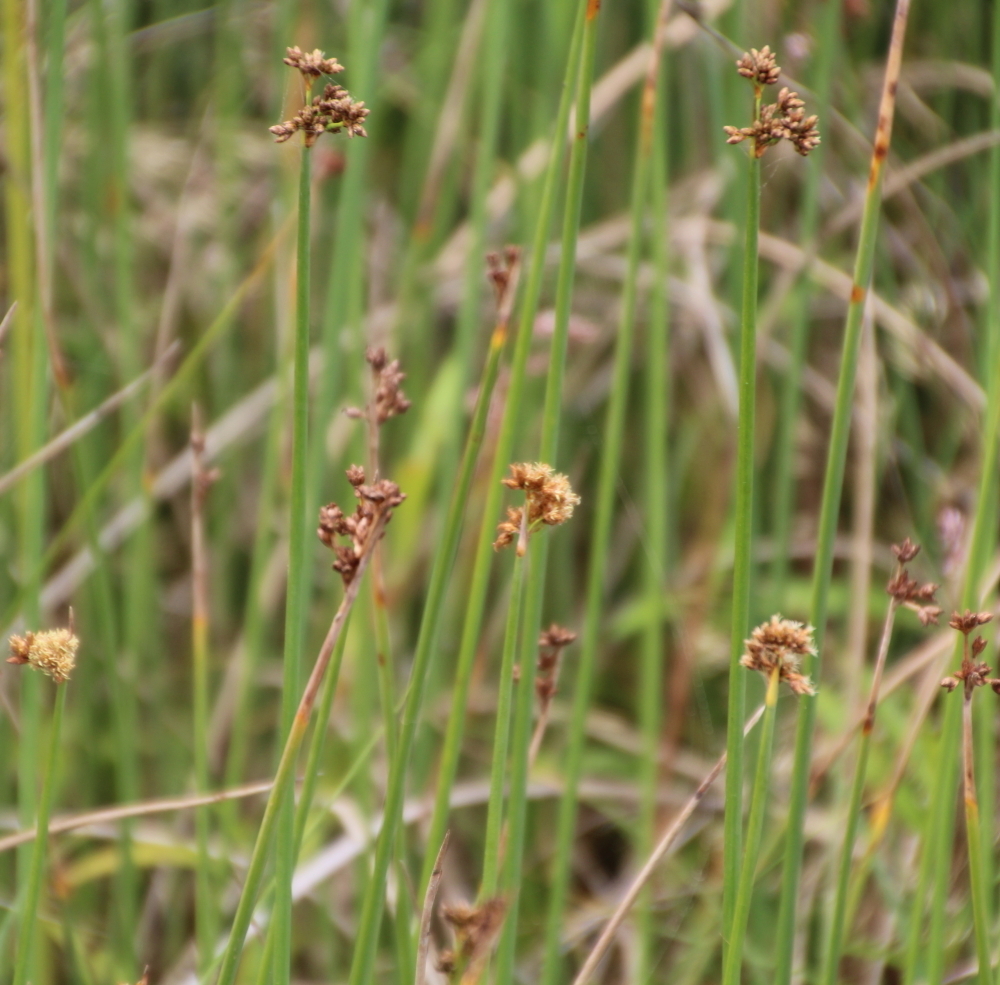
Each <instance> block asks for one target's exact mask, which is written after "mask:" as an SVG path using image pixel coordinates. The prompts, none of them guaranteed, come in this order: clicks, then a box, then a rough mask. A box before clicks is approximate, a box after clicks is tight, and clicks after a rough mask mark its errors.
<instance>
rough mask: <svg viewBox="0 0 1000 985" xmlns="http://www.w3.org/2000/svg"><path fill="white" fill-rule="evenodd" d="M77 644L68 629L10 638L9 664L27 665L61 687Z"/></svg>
mask: <svg viewBox="0 0 1000 985" xmlns="http://www.w3.org/2000/svg"><path fill="white" fill-rule="evenodd" d="M79 646H80V641H79V639H77V637H76V634H75V633H74V632H73V631H72V630H70V629H46V630H43V631H42V632H40V633H25V634H24V636H12V637H11V638H10V657H8V658H7V663H9V664H30V665H31V666H32V667H34V669H35V670H39V671H41V672H42V673H43V674H46V675H48V676H49V677H51V678H52V680H54V681H55V682H56V684H62V683H63V682H64V681H68V680H69V677H70V674H71V673H72V672H73V668H74V667H75V666H76V651H77V649H78V648H79Z"/></svg>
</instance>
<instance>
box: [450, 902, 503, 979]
mask: <svg viewBox="0 0 1000 985" xmlns="http://www.w3.org/2000/svg"><path fill="white" fill-rule="evenodd" d="M442 912H443V913H444V918H445V920H447V921H448V923H449V924H451V927H452V929H453V930H454V931H455V939H456V941H457V942H458V950H459V953H460V954H461V955H462V957H463V958H465V959H466V961H468V963H469V964H470V965H476V964H478V963H479V962H480V961H481V960H482V959H483V958H485V957H486V955H487V954H489V951H490V948H491V947H492V945H493V941H494V940H495V938H496V935H497V933H498V932H499V930H500V927H501V926H502V925H503V918H504V915H505V913H506V912H507V904H506V903H505V902H504V901H503V900H502V899H500V898H499V897H495V898H493V899H488V900H486V901H484V902H483V903H482V904H481V905H479V906H470V905H469V904H468V903H456V904H453V905H451V906H444V907H442Z"/></svg>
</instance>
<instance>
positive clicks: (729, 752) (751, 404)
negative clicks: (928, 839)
mask: <svg viewBox="0 0 1000 985" xmlns="http://www.w3.org/2000/svg"><path fill="white" fill-rule="evenodd" d="M760 106H761V87H760V85H759V84H757V83H755V84H754V99H753V119H754V120H756V119H757V118H758V117H759V116H760ZM746 196H747V197H746V242H745V244H744V247H743V302H742V304H743V307H742V315H741V318H740V381H739V394H740V400H739V421H738V423H737V428H736V443H737V450H736V508H735V509H736V529H735V533H734V557H733V612H732V624H731V630H730V637H729V640H730V645H729V708H728V715H727V719H726V721H727V725H726V807H725V819H724V825H725V848H724V853H723V862H722V878H723V882H722V925H723V927H725V928H727V929H728V928H730V927H732V926H733V915H734V912H735V910H734V907H735V906H736V891H737V887H738V886H739V878H740V876H739V872H740V859H741V858H742V857H743V855H742V848H741V842H742V827H743V744H744V743H743V720H744V718H745V717H746V707H745V706H746V671H745V670H744V669H743V668H742V667H741V666H740V657H741V656H742V654H743V641H744V640H745V639H746V637H747V633H748V632H749V630H750V582H751V578H752V567H753V559H752V554H751V550H752V535H753V448H754V417H755V414H756V402H757V273H758V271H757V238H758V233H759V229H760V158H759V157H758V156H757V148H756V145H755V144H752V145H751V147H750V155H749V163H748V166H747V186H746ZM734 936H735V935H733V934H728V935H727V938H726V939H727V940H732V939H733V937H734ZM723 953H724V954H725V947H724V948H723ZM723 961H724V962H726V967H727V968H728V962H727V959H726V958H723ZM738 967H739V964H738V963H737V968H738Z"/></svg>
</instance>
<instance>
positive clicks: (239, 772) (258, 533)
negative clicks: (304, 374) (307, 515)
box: [225, 400, 283, 827]
mask: <svg viewBox="0 0 1000 985" xmlns="http://www.w3.org/2000/svg"><path fill="white" fill-rule="evenodd" d="M282 409H283V402H282V401H281V400H279V401H276V402H275V405H274V409H273V410H272V412H271V418H270V422H269V424H268V429H267V438H266V439H265V446H264V459H263V466H262V468H261V476H260V494H259V500H258V503H257V514H256V522H255V523H254V539H253V549H252V552H251V555H250V574H249V577H248V579H247V593H246V605H245V608H244V617H243V641H242V645H243V672H242V673H241V675H240V678H239V681H238V682H237V685H236V698H235V700H234V702H233V727H232V730H231V733H230V737H229V748H228V752H227V756H226V767H225V785H226V786H227V787H235V786H236V785H237V784H238V783H240V782H241V781H242V779H243V775H244V771H245V768H246V761H247V746H248V740H249V730H248V729H245V728H240V727H239V726H238V723H240V722H246V721H247V719H248V715H249V705H250V694H251V684H252V683H253V682H255V681H256V679H257V674H256V671H257V667H258V665H259V663H260V657H261V652H262V649H263V639H262V637H263V631H264V623H265V608H264V606H262V605H261V604H260V587H261V582H262V580H263V578H264V572H265V570H266V568H267V560H268V554H269V552H270V548H271V544H272V541H273V533H272V530H271V527H270V518H271V516H272V514H273V510H274V500H275V492H276V488H277V478H278V458H279V446H280V443H281V431H282V427H281V425H282V416H281V411H282ZM235 810H236V809H235V806H233V809H232V812H231V813H229V823H230V827H231V826H232V823H233V822H234V821H235ZM227 813H228V812H227Z"/></svg>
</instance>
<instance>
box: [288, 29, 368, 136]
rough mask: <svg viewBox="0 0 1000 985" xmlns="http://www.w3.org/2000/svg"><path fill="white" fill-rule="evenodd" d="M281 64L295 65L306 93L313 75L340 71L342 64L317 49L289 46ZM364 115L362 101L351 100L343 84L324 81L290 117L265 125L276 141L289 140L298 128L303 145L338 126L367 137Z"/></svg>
mask: <svg viewBox="0 0 1000 985" xmlns="http://www.w3.org/2000/svg"><path fill="white" fill-rule="evenodd" d="M285 64H286V65H291V66H292V67H293V68H297V69H298V70H299V71H300V72H301V73H302V77H303V78H304V79H305V81H306V87H307V93H308V90H309V89H310V88H311V86H312V81H313V79H316V78H319V76H321V75H333V74H335V73H337V72H343V71H344V66H343V65H341V64H340V63H339V62H338V61H337V59H336V58H324V57H323V52H321V51H320V50H319V49H316V50H315V51H313V52H312V53H311V54H305V53H303V52H302V51H300V50H299V49H298V48H289V49H288V57H286V58H285ZM307 98H308V95H307ZM367 116H368V109H367V108H366V107H365V104H364V103H363V102H355V101H354V99H353V98H352V96H351V94H350V93H349V92H348V91H347V90H346V89H345V88H344V87H343V86H341V85H337V84H336V83H334V82H328V83H327V84H326V85H325V86H324V87H323V91H322V92H321V93H320V94H319V95H318V96H313V97H312V99H311V100H309V102H307V103H306V105H305V106H303V107H302V109H300V110H299V111H298V113H296V114H295V116H293V117H292V118H291V119H290V120H285V121H284V122H283V123H278V124H275V125H274V126H273V127H270V128H269V129H270V131H271V133H272V134H274V139H275V141H276V142H277V143H279V144H283V143H284V142H285V141H286V140H290V139H291V138H292V137H293V136H294V135H295V134H296V133H298V132H299V131H301V132H302V135H303V137H304V139H305V144H306V147H312V145H313V144H314V143H316V141H317V140H318V139H319V136H320V134H322V133H328V132H331V131H337V130H339V131H342V132H343V133H346V134H347V135H348V136H349V137H367V136H368V134H367V132H366V131H365V128H364V122H365V118H366V117H367Z"/></svg>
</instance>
